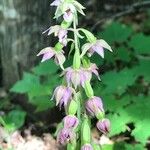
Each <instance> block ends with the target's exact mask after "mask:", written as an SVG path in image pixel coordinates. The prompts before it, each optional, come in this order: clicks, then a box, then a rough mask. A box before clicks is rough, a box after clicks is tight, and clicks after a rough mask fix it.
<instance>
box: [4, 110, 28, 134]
mask: <svg viewBox="0 0 150 150" xmlns="http://www.w3.org/2000/svg"><path fill="white" fill-rule="evenodd" d="M25 117H26V112H25V111H23V110H12V111H10V112H9V113H8V114H7V115H5V116H4V117H3V119H4V121H5V124H6V126H5V128H6V129H7V130H8V131H10V132H12V131H14V130H16V129H18V128H20V127H21V126H23V124H24V122H25Z"/></svg>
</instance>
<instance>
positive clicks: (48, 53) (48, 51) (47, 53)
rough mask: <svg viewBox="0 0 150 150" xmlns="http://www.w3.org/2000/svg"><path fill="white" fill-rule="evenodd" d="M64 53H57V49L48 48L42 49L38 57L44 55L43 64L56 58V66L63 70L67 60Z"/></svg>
mask: <svg viewBox="0 0 150 150" xmlns="http://www.w3.org/2000/svg"><path fill="white" fill-rule="evenodd" d="M63 53H64V52H63V50H61V51H59V52H57V51H55V49H54V48H53V47H46V48H44V49H42V50H41V51H40V52H39V53H38V54H37V56H40V55H43V58H42V61H41V62H44V61H46V60H48V59H51V58H52V57H54V60H55V62H56V64H58V65H60V67H61V68H62V69H63V63H64V62H65V60H66V58H65V56H64V54H63Z"/></svg>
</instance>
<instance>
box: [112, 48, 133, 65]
mask: <svg viewBox="0 0 150 150" xmlns="http://www.w3.org/2000/svg"><path fill="white" fill-rule="evenodd" d="M115 51H117V52H116V53H117V55H116V57H117V59H120V60H122V61H125V62H129V61H130V54H129V50H128V49H127V48H125V47H123V46H122V47H118V48H117V49H115Z"/></svg>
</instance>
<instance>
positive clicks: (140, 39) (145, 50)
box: [128, 33, 150, 54]
mask: <svg viewBox="0 0 150 150" xmlns="http://www.w3.org/2000/svg"><path fill="white" fill-rule="evenodd" d="M149 43H150V36H146V35H144V34H143V33H137V34H135V35H134V36H133V37H132V38H131V40H130V42H129V43H128V44H129V46H130V47H132V48H133V49H134V50H135V52H136V53H138V54H150V47H149Z"/></svg>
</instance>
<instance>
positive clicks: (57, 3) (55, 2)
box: [50, 0, 64, 6]
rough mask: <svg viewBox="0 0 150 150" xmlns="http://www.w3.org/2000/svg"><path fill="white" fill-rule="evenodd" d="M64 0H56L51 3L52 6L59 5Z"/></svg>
mask: <svg viewBox="0 0 150 150" xmlns="http://www.w3.org/2000/svg"><path fill="white" fill-rule="evenodd" d="M63 1H64V0H54V1H53V2H52V3H51V4H50V5H51V6H59V5H60V4H61V3H62V2H63Z"/></svg>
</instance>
